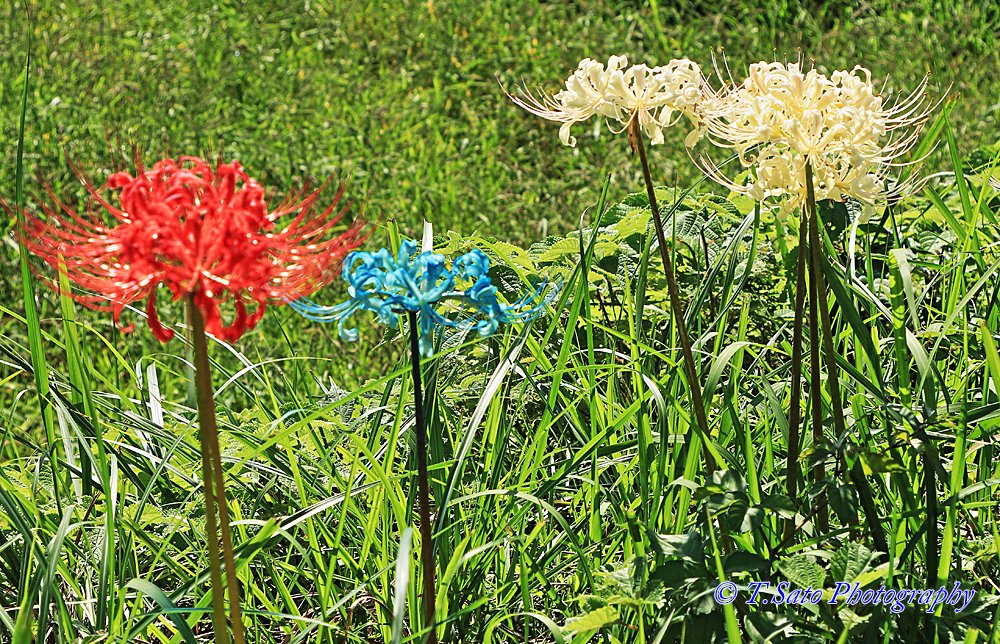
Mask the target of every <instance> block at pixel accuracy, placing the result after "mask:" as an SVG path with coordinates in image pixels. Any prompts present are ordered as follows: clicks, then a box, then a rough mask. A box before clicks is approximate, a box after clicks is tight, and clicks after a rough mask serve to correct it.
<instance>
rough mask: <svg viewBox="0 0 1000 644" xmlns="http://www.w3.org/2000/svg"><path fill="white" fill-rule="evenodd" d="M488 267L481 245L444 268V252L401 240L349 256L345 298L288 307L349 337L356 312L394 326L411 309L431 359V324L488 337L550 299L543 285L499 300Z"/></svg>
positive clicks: (533, 313) (536, 310) (422, 351)
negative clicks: (396, 246) (327, 303)
mask: <svg viewBox="0 0 1000 644" xmlns="http://www.w3.org/2000/svg"><path fill="white" fill-rule="evenodd" d="M489 270H490V260H489V258H488V257H487V256H486V254H485V253H483V252H482V251H480V250H479V249H474V250H472V251H470V252H468V253H465V254H464V255H461V256H459V257H458V258H456V259H455V260H454V262H452V264H451V268H448V266H447V260H446V259H445V257H444V255H441V254H439V253H435V252H433V251H432V250H425V251H423V252H421V253H417V244H416V242H414V241H410V240H404V241H403V242H402V243H401V244H400V247H399V251H398V252H397V253H396V255H395V256H394V255H393V254H392V253H391V252H390V251H389V250H388V249H386V248H382V249H380V250H378V251H376V252H374V253H369V252H360V251H355V252H353V253H351V254H350V255H348V256H347V259H345V260H344V268H343V274H344V280H345V281H346V282H347V283H348V295H349V298H350V299H348V300H347V301H346V302H343V303H341V304H338V305H335V306H321V305H318V304H316V303H314V302H312V301H310V300H308V299H306V298H303V299H300V300H296V301H293V302H291V306H292V308H294V309H295V310H296V311H298V312H299V313H300V314H302V315H303V316H305V317H306V318H308V319H310V320H314V321H317V322H333V321H336V322H337V328H338V333H339V335H340V337H341V338H343V339H344V340H349V341H354V340H357V338H358V331H357V329H356V328H354V327H352V326H349V319H350V318H351V316H353V315H354V314H355V313H357V312H358V311H370V312H372V313H374V314H375V315H376V316H377V318H378V320H379V321H380V322H382V323H383V324H386V325H388V326H389V327H391V328H393V329H395V328H397V327H398V326H399V318H400V316H401V315H405V314H407V313H409V312H414V313H416V314H417V321H418V322H417V323H418V327H419V345H420V354H421V355H422V356H424V357H430V356H431V355H433V353H434V349H433V339H432V337H433V332H434V329H435V328H455V329H473V328H474V329H476V330H477V331H478V332H479V334H480V335H481V336H487V335H489V334H491V333H493V332H494V331H496V330H497V328H498V327H499V326H500V324H509V323H512V322H526V321H529V320H531V319H533V318H535V317H536V316H537V315H538V314H539V313H541V311H542V310H543V309H544V307H545V305H546V304H547V303H548V298H546V297H545V291H546V289H547V285H546V284H544V283H543V284H540V285H538V286H537V287H536V288H535V289H534V290H533V291H531V292H529V293H528V294H527V295H525V296H524V297H522V298H521V299H520V300H518V301H517V302H515V303H514V304H511V305H507V304H503V303H502V302H500V300H499V298H498V297H497V287H496V286H494V285H493V283H492V282H491V281H490V277H489V274H488V273H489Z"/></svg>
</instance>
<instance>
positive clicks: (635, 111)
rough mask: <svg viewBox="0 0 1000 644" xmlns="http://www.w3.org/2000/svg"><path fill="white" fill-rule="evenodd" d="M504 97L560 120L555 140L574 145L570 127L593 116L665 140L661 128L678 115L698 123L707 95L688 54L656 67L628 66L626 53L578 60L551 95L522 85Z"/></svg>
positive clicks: (657, 141) (698, 69) (654, 141)
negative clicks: (603, 59)
mask: <svg viewBox="0 0 1000 644" xmlns="http://www.w3.org/2000/svg"><path fill="white" fill-rule="evenodd" d="M508 96H509V97H510V99H511V100H512V101H514V103H515V104H517V105H518V106H519V107H521V108H523V109H525V110H527V111H528V112H530V113H532V114H534V115H535V116H538V117H541V118H543V119H546V120H548V121H555V122H556V123H560V124H561V125H560V127H559V140H560V141H561V142H562V144H563V145H567V146H570V147H575V146H576V137H574V136H572V135H571V134H570V128H572V126H573V125H575V124H576V123H580V122H582V121H586V120H587V119H589V118H591V117H593V116H603V117H604V118H605V119H607V120H608V121H616V122H618V123H619V124H620V125H621V126H622V127H621V129H620V130H618V131H621V130H624V129H626V128H627V127H628V125H629V124H630V123H632V122H633V121H637V122H638V124H639V127H640V128H641V129H642V131H643V133H644V134H645V135H646V136H647V137H649V140H650V144H651V145H659V144H661V143H663V140H664V139H663V130H664V129H666V128H668V127H671V126H673V125H674V124H675V123H676V122H677V120H678V118H679V117H680V116H682V115H683V116H686V117H687V118H688V120H689V121H690V122H691V123H692V124H693V125H695V126H696V127H700V123H701V120H702V116H701V112H702V110H703V106H704V104H705V103H706V101H709V100H710V99H711V97H712V93H711V92H710V91H708V86H707V84H706V82H705V80H704V77H703V76H702V73H701V67H699V66H698V64H697V63H695V62H692V61H690V60H688V59H687V58H682V59H674V60H671V61H670V62H669V63H667V64H666V65H662V66H658V67H647V66H646V65H643V64H636V65H632V66H631V67H630V66H629V64H628V58H626V57H625V56H611V57H610V58H609V59H608V63H607V65H606V66H605V65H603V64H602V63H600V62H599V61H596V60H592V59H590V58H585V59H583V60H581V61H580V64H579V66H577V68H576V70H575V71H574V72H573V73H572V74H571V75H570V76H569V78H567V79H566V87H565V89H563V90H562V91H560V92H558V93H556V94H555V95H554V96H553V95H549V94H546V93H544V92H537V93H534V94H533V93H532V92H530V91H527V90H526V89H525V90H524V91H522V92H520V95H518V96H514V95H510V94H508ZM699 136H700V135H699ZM688 140H691V137H690V135H689V136H688Z"/></svg>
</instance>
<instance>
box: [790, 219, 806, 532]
mask: <svg viewBox="0 0 1000 644" xmlns="http://www.w3.org/2000/svg"><path fill="white" fill-rule="evenodd" d="M808 223H809V218H808V216H807V214H806V213H805V212H803V213H802V221H801V222H800V223H799V256H798V258H797V259H796V262H795V264H796V267H795V319H794V321H793V322H792V324H793V326H792V372H791V389H792V392H791V393H792V400H791V407H790V409H789V410H788V457H787V464H786V469H785V488H786V489H787V491H788V498H790V499H792V500H793V501H794V500H795V495H796V493H797V492H798V483H799V481H798V479H799V447H800V446H799V427H800V425H801V423H802V323H803V317H804V313H805V300H806V288H807V286H806V254H807V253H808V252H809V250H808V249H809V241H808V236H809V226H808ZM794 531H795V518H794V517H791V518H789V519H788V520H787V521H786V522H785V539H790V538H791V537H792V534H793V533H794Z"/></svg>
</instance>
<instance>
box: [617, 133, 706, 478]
mask: <svg viewBox="0 0 1000 644" xmlns="http://www.w3.org/2000/svg"><path fill="white" fill-rule="evenodd" d="M629 127H630V129H631V131H630V132H629V136H630V138H631V139H632V142H633V144H634V145H635V147H636V149H637V150H638V151H639V160H640V161H641V162H642V176H643V178H644V179H645V180H646V194H647V195H648V196H649V209H650V211H651V212H652V213H653V227H654V228H655V229H656V241H657V243H658V244H659V246H660V259H661V260H663V272H664V273H665V274H666V277H667V292H668V293H669V294H670V310H671V311H672V312H673V315H674V323H675V324H676V325H677V337H678V338H679V339H680V342H681V353H682V354H683V356H684V370H685V371H686V372H687V379H688V389H689V390H690V391H691V406H692V407H694V416H695V431H697V432H699V433H700V434H701V440H702V444H701V449H702V453H703V455H704V459H705V472H706V473H707V474H711V473H712V472H713V471H714V470H715V462H714V459H713V457H712V453H711V451H710V450H709V448H708V445H709V441H711V440H712V438H711V435H710V434H709V428H708V415H707V414H706V413H705V402H704V400H703V399H702V393H701V380H700V379H699V378H698V367H697V363H695V361H694V351H692V349H691V338H690V336H688V332H687V325H686V323H685V321H684V308H683V306H682V304H681V294H680V290H679V289H678V288H677V279H676V276H675V274H674V265H673V262H671V261H670V250H669V249H668V248H667V236H666V233H664V231H663V220H662V219H661V218H660V207H659V205H658V204H657V203H656V193H655V191H654V188H653V176H652V174H651V173H650V171H649V161H648V160H647V159H646V146H645V144H644V143H643V141H642V130H641V129H640V127H639V121H638V120H636V119H633V120H632V123H631V125H630V126H629Z"/></svg>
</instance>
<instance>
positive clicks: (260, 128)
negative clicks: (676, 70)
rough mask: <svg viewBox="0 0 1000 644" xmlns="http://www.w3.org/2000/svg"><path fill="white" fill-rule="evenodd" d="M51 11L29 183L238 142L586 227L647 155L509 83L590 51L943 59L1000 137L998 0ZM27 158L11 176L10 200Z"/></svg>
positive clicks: (500, 225)
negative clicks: (608, 189)
mask: <svg viewBox="0 0 1000 644" xmlns="http://www.w3.org/2000/svg"><path fill="white" fill-rule="evenodd" d="M29 4H30V6H31V7H32V11H33V14H34V18H33V21H34V37H33V46H34V48H35V72H34V76H33V86H32V92H31V97H30V100H29V119H28V121H29V123H30V128H29V130H28V132H27V135H28V140H27V146H26V147H27V156H26V167H27V173H28V176H29V177H33V176H34V175H35V173H36V172H37V173H41V176H43V177H45V178H46V179H48V180H49V181H52V182H58V183H59V184H61V183H62V182H64V181H66V180H68V179H69V177H70V174H69V169H68V166H67V164H66V161H65V159H64V157H63V156H62V153H63V151H64V150H65V151H66V152H68V153H69V154H70V155H71V156H72V157H73V158H74V159H75V160H76V161H77V163H79V164H80V165H81V166H82V167H83V168H84V169H86V170H87V171H88V172H92V173H94V174H95V175H100V173H101V172H102V169H104V168H107V167H108V166H109V165H110V160H111V158H112V152H111V150H112V149H117V150H119V151H120V150H122V149H124V150H125V152H126V154H130V152H129V150H130V149H131V146H132V145H137V146H139V147H141V148H142V149H143V150H145V151H147V153H148V155H157V154H160V153H163V152H167V151H173V152H182V151H184V152H189V151H199V152H200V151H204V150H207V149H212V150H217V149H218V148H219V147H220V146H222V145H225V150H226V152H227V153H228V155H230V156H232V157H236V158H239V159H240V160H242V161H243V162H244V164H245V165H246V166H248V167H249V168H251V169H252V170H253V171H254V172H255V173H257V174H258V175H260V177H261V178H262V179H264V180H272V179H281V180H282V181H283V182H286V183H287V182H288V181H289V180H293V179H294V180H299V181H301V180H304V179H305V178H309V177H313V178H318V179H323V178H326V177H327V176H330V175H334V176H337V177H350V178H351V194H352V195H354V196H355V197H356V199H358V200H359V201H365V202H366V203H367V208H368V210H367V212H368V213H369V214H370V215H371V216H374V217H393V218H397V219H399V221H400V223H401V224H403V225H405V226H407V227H413V226H415V225H418V224H419V223H420V221H421V218H426V219H428V220H430V221H432V222H433V223H434V224H435V225H437V226H438V227H439V228H440V229H450V230H455V231H457V232H460V233H463V234H468V233H472V232H473V231H476V230H479V231H481V232H483V233H488V234H491V235H496V236H497V237H500V238H505V239H510V240H511V241H515V242H525V241H530V240H534V239H536V238H538V237H539V236H540V235H541V233H543V232H545V231H556V232H565V231H567V230H569V229H571V228H573V227H575V226H576V225H577V221H578V219H579V216H580V213H581V212H582V211H583V210H584V209H585V208H587V207H588V206H590V205H592V204H593V202H594V201H595V200H596V198H597V194H598V191H599V188H600V185H601V183H602V177H603V176H604V175H605V174H607V173H613V174H614V175H615V181H614V182H613V186H614V190H615V194H616V195H619V196H620V195H623V194H625V193H627V192H631V191H633V190H635V189H638V187H639V186H640V185H641V184H640V182H639V177H638V175H637V174H636V172H635V170H634V169H633V166H632V164H630V163H628V162H627V158H628V154H627V149H626V146H624V145H621V144H620V142H618V143H613V142H612V141H611V139H610V138H609V137H607V136H606V135H605V137H604V139H603V142H602V143H595V142H591V141H590V140H589V138H590V137H583V138H582V139H581V141H582V142H583V143H582V144H581V145H580V146H579V147H578V149H577V150H566V149H563V148H562V147H561V146H560V144H559V142H558V139H557V138H556V137H555V128H554V127H553V126H546V125H544V124H542V123H540V122H537V121H535V120H534V119H533V118H532V117H530V116H529V115H526V114H523V113H521V112H520V111H519V110H517V109H516V108H514V107H513V106H512V105H511V104H510V102H509V101H508V100H507V99H506V98H505V97H504V95H503V93H502V92H501V90H500V87H499V84H498V82H497V81H498V79H499V80H500V81H501V82H503V83H504V84H505V85H506V86H508V87H512V86H514V85H516V84H517V83H518V82H520V81H521V80H524V81H526V82H528V83H529V84H530V85H532V86H533V85H535V84H540V85H542V86H544V87H545V88H547V89H550V90H554V89H557V88H558V86H559V84H560V83H561V81H562V80H563V79H564V78H565V77H566V76H567V75H568V73H569V71H570V70H572V69H573V68H574V67H575V66H576V63H577V61H579V60H580V59H581V58H584V57H588V56H589V57H593V58H598V59H602V60H606V59H607V57H608V56H609V55H611V54H614V53H618V52H626V53H628V54H630V55H631V56H632V57H633V58H634V59H636V60H646V61H648V62H650V63H653V62H658V63H663V62H665V61H666V60H667V59H669V58H672V57H688V58H691V59H693V60H695V61H697V62H699V63H701V64H702V65H706V66H707V65H709V64H710V63H711V55H712V51H713V49H717V48H724V49H725V52H726V56H727V58H728V60H729V62H730V65H731V66H732V67H733V69H734V70H735V71H734V73H739V71H740V70H745V67H746V65H747V64H748V63H750V62H755V61H757V60H761V59H770V58H772V57H775V56H777V57H778V58H794V57H795V56H796V55H797V51H799V50H801V51H802V53H803V56H804V57H806V58H807V59H815V60H816V61H817V64H818V65H819V66H820V68H821V69H825V70H829V69H834V68H841V67H847V68H850V67H853V66H854V65H855V64H857V61H864V62H865V64H866V65H867V66H868V67H870V68H871V70H872V72H873V74H874V75H875V78H876V79H879V80H880V81H881V80H885V79H888V80H887V82H888V86H889V87H890V88H894V89H906V88H909V87H913V86H914V85H915V83H916V82H917V81H918V80H919V79H920V78H921V77H922V76H923V75H924V74H925V73H926V72H928V71H931V72H932V74H933V77H932V78H933V81H932V90H934V91H937V92H938V93H940V92H942V91H944V90H945V89H946V88H948V87H949V86H951V88H952V91H953V92H955V93H957V94H959V95H960V97H961V100H960V103H959V105H958V107H957V108H956V113H955V126H956V129H957V135H958V138H959V140H960V141H962V145H963V149H967V150H972V149H974V148H975V147H977V146H979V145H982V144H991V143H994V142H995V141H994V140H991V137H993V138H994V139H995V132H996V130H997V125H998V122H1000V121H998V118H1000V53H998V52H1000V47H998V44H1000V42H998V33H1000V15H998V9H997V8H996V5H995V4H994V3H991V2H975V1H971V0H961V1H959V2H948V1H941V2H929V1H924V2H903V3H895V2H888V1H885V0H876V1H874V2H870V3H864V4H863V5H861V6H860V7H859V6H858V5H856V4H855V3H851V2H833V1H825V2H817V3H799V2H796V1H794V0H782V1H781V2H778V3H768V4H757V3H753V2H750V3H743V2H733V1H725V2H721V3H708V2H692V3H683V9H679V8H676V7H677V5H676V4H674V3H665V2H659V3H657V2H654V3H650V4H646V3H644V2H595V1H593V0H585V1H583V2H550V3H536V2H530V1H529V2H525V1H523V0H514V1H506V0H504V1H500V2H493V1H487V2H433V1H430V2H401V3H391V2H377V1H376V2H364V1H361V0H337V1H333V2H330V1H320V2H313V1H303V2H296V3H285V2H270V1H268V2H246V3H243V2H217V3H188V2H163V3H154V2H149V1H147V0H123V1H122V2H114V3H97V2H83V3H56V2H31V3H29ZM3 11H5V14H4V23H5V25H6V31H7V33H6V37H5V38H4V42H3V43H0V78H2V82H3V99H2V101H0V113H2V114H3V115H4V117H3V128H4V129H3V132H4V136H5V137H6V138H7V140H14V139H15V138H16V137H15V134H16V120H15V116H16V114H17V107H18V100H19V89H20V84H19V83H20V80H19V75H20V72H21V70H22V68H23V65H24V53H25V31H26V29H25V19H24V15H23V12H22V11H21V9H20V5H19V4H17V3H13V4H9V5H4V9H3ZM109 142H110V143H109ZM679 142H680V139H679V137H678V136H677V135H676V134H675V135H673V136H672V138H668V143H667V145H665V146H663V147H662V148H660V149H658V150H657V151H656V152H657V153H656V154H654V155H653V162H654V165H655V166H656V168H657V170H658V176H660V177H662V181H664V183H670V182H673V181H676V182H678V183H679V184H680V185H685V184H686V183H687V182H689V181H690V180H691V179H692V178H693V177H694V173H693V172H692V166H691V164H690V163H688V162H687V158H686V155H685V153H684V152H683V149H682V147H681V146H680V145H679ZM14 152H15V150H14V147H13V146H9V145H8V146H6V148H5V152H4V163H3V167H2V168H0V172H2V173H3V174H0V185H2V186H4V188H5V189H6V191H7V192H9V191H10V187H11V186H12V183H11V181H12V179H13V175H12V168H13V167H14V164H13V160H14ZM366 197H367V199H366Z"/></svg>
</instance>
